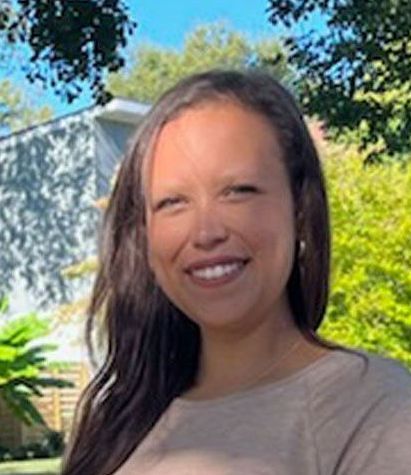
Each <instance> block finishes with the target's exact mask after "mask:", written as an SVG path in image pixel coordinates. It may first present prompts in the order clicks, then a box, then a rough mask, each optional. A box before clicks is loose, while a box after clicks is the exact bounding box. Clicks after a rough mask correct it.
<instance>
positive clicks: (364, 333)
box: [321, 145, 411, 369]
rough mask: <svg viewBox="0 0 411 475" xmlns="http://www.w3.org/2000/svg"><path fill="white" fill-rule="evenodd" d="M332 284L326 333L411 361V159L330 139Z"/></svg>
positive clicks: (327, 166)
mask: <svg viewBox="0 0 411 475" xmlns="http://www.w3.org/2000/svg"><path fill="white" fill-rule="evenodd" d="M324 166H325V171H326V176H327V181H328V189H329V197H330V209H331V218H332V219H331V222H332V237H333V239H332V241H333V259H332V263H333V264H332V292H331V299H330V305H329V308H328V313H327V316H326V319H325V322H324V325H323V326H322V327H321V333H322V334H324V335H325V336H327V337H329V338H330V339H332V340H336V341H339V342H341V343H344V344H347V345H349V346H356V347H361V348H364V349H367V350H369V351H371V352H375V353H379V354H383V355H387V356H391V357H393V358H396V359H398V360H400V361H402V362H403V363H404V364H406V365H407V366H408V367H409V368H410V369H411V272H410V269H411V216H410V213H409V210H410V209H411V194H410V190H411V163H410V161H407V162H405V163H400V162H394V163H391V164H389V165H387V164H376V165H375V166H372V167H364V166H363V164H362V157H361V156H359V154H358V152H357V151H356V150H355V149H354V148H353V147H351V148H344V147H342V146H335V145H328V147H327V149H326V154H325V159H324Z"/></svg>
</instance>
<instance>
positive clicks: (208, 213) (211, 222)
mask: <svg viewBox="0 0 411 475" xmlns="http://www.w3.org/2000/svg"><path fill="white" fill-rule="evenodd" d="M228 235H229V232H228V229H227V226H226V225H225V223H224V222H223V220H222V219H221V217H220V216H219V215H218V213H217V212H216V210H215V209H212V208H210V207H207V208H203V209H201V210H197V211H196V213H195V218H194V223H193V226H192V243H193V246H194V247H195V248H197V249H203V250H210V249H214V248H215V247H216V246H218V245H219V244H221V243H223V242H225V241H226V240H227V239H228Z"/></svg>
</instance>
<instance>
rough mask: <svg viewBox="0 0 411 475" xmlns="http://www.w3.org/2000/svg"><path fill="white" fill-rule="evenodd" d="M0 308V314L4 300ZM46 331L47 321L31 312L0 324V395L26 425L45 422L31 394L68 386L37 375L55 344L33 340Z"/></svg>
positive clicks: (54, 379)
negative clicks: (46, 354)
mask: <svg viewBox="0 0 411 475" xmlns="http://www.w3.org/2000/svg"><path fill="white" fill-rule="evenodd" d="M0 309H2V313H3V314H4V313H5V311H6V310H7V304H6V300H5V299H3V300H0ZM0 316H1V314H0ZM48 331H49V325H48V323H47V322H46V321H45V320H44V319H41V318H40V317H38V316H37V315H36V314H34V313H31V314H27V315H23V316H21V317H17V318H14V319H12V320H9V321H7V322H6V323H3V325H2V326H1V327H0V398H2V399H3V400H4V401H5V403H6V404H7V405H8V406H9V408H10V409H11V410H12V411H13V412H14V414H15V415H16V416H17V417H19V418H20V419H21V420H22V421H23V422H24V423H26V424H28V425H31V424H42V425H44V424H45V422H44V420H43V418H42V416H41V414H40V413H39V411H38V410H37V408H36V407H35V405H34V404H33V403H32V401H31V398H32V397H33V396H42V395H43V393H42V391H41V390H42V388H48V387H60V388H62V387H71V386H72V384H71V383H69V382H66V381H63V380H61V379H56V378H48V377H43V376H42V375H41V372H42V370H44V369H46V366H47V359H46V356H45V353H47V351H49V350H52V349H55V346H54V345H46V344H37V345H35V344H33V343H34V342H35V340H36V339H37V338H39V337H43V336H45V335H47V333H48Z"/></svg>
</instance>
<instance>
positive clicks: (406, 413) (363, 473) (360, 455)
mask: <svg viewBox="0 0 411 475" xmlns="http://www.w3.org/2000/svg"><path fill="white" fill-rule="evenodd" d="M361 432H362V434H361V436H359V437H358V438H356V439H357V440H354V439H353V440H352V444H350V445H351V447H350V448H349V449H348V450H347V452H346V453H345V455H344V457H343V460H342V463H341V466H340V470H338V471H337V473H338V475H411V399H410V400H408V401H406V402H405V403H403V404H400V405H399V406H397V407H396V408H395V410H394V411H392V412H391V414H389V413H388V414H387V417H386V418H385V419H384V421H382V422H380V423H379V424H378V425H374V426H372V425H370V426H369V427H368V430H366V431H361Z"/></svg>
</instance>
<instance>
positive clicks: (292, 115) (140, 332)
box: [62, 71, 336, 475]
mask: <svg viewBox="0 0 411 475" xmlns="http://www.w3.org/2000/svg"><path fill="white" fill-rule="evenodd" d="M221 99H223V100H227V99H228V100H233V101H236V102H237V103H239V104H241V105H242V106H244V107H245V108H248V109H249V110H251V111H254V112H257V113H259V114H262V115H263V116H264V117H265V118H266V119H268V121H269V122H270V123H271V124H272V126H273V130H275V131H276V132H277V134H278V137H279V139H280V142H281V145H282V147H283V149H284V151H285V154H284V156H285V166H286V169H287V173H288V177H289V181H290V185H291V189H292V194H293V198H294V206H295V219H296V229H297V242H296V253H295V256H296V257H295V260H294V264H293V268H292V272H291V276H290V278H289V281H288V284H287V291H288V296H289V300H290V305H291V308H292V311H293V314H294V318H295V323H296V325H297V326H298V327H299V329H300V330H301V332H302V333H303V334H304V335H305V336H306V337H307V338H308V339H310V340H312V341H314V342H316V343H318V344H319V345H323V346H328V347H336V345H333V344H331V343H328V342H325V341H323V340H322V339H321V338H320V337H318V336H317V335H316V330H317V328H318V327H319V325H320V323H321V321H322V319H323V317H324V313H325V310H326V305H327V300H328V286H329V260H330V234H329V217H328V206H327V199H326V192H325V186H324V178H323V174H322V171H321V166H320V161H319V158H318V155H317V152H316V149H315V146H314V144H313V141H312V139H311V137H310V134H309V132H308V130H307V127H306V125H305V123H304V119H303V117H302V114H301V112H300V110H299V108H298V107H297V105H296V103H295V101H294V99H293V97H292V96H291V94H290V93H289V92H288V91H287V90H286V89H284V88H283V87H282V86H281V85H280V84H279V83H278V82H277V81H276V80H275V79H273V78H272V77H271V76H269V75H267V74H265V73H260V72H252V71H249V72H237V71H209V72H206V73H202V74H197V75H193V76H190V77H188V78H186V79H184V80H183V81H181V82H180V83H178V84H177V85H176V86H175V87H173V88H172V89H171V90H169V91H168V92H166V93H165V94H164V95H163V96H162V97H161V98H160V100H159V101H158V102H157V104H156V105H155V106H154V107H153V108H152V109H151V111H150V113H149V114H148V115H147V117H146V118H145V120H144V121H143V123H142V124H141V125H140V126H139V128H138V130H137V132H136V136H135V138H134V141H133V143H132V146H131V147H130V149H129V151H128V153H127V155H126V157H125V159H124V161H123V163H122V165H121V168H120V171H119V174H118V177H117V180H116V184H115V187H114V190H113V193H112V195H111V198H110V202H109V206H108V209H107V211H106V214H105V217H104V223H103V230H102V238H101V243H100V255H99V260H100V268H99V271H98V274H97V278H96V281H95V285H94V289H93V294H92V301H91V305H90V309H89V315H88V321H87V341H88V346H89V350H90V353H91V355H93V354H94V345H93V332H94V330H95V329H96V328H97V329H102V333H101V334H102V335H103V342H104V358H103V363H102V364H101V365H100V369H99V371H98V372H97V374H96V375H95V377H94V378H93V380H92V381H91V382H90V384H89V385H88V387H87V388H86V390H85V392H84V394H83V396H82V398H81V402H80V404H79V405H78V409H77V415H76V420H75V423H74V429H73V432H72V435H71V440H70V443H69V447H68V449H67V451H66V454H65V460H64V463H63V465H64V467H63V472H62V475H109V474H111V473H113V472H114V471H115V470H116V469H117V468H118V467H119V466H120V465H121V464H122V463H123V462H124V461H125V460H126V459H127V457H128V456H129V455H130V454H131V453H132V451H133V450H134V449H135V448H136V447H137V446H138V445H139V444H140V442H141V441H142V440H143V438H144V437H145V436H146V435H147V433H148V432H149V430H150V429H151V428H152V427H153V425H154V424H155V423H156V421H157V420H158V419H159V417H160V416H161V414H162V413H163V412H164V410H165V409H166V408H167V406H168V405H169V404H170V402H171V401H172V400H173V399H174V398H175V397H176V396H178V395H179V394H181V393H182V392H184V391H185V390H187V389H188V388H190V386H192V385H193V383H194V382H195V377H196V373H197V369H198V362H199V354H200V351H201V340H200V332H199V328H198V326H197V325H196V324H195V323H193V322H192V321H191V320H190V319H189V318H187V316H186V315H184V314H183V313H182V312H181V311H180V310H179V309H178V308H176V307H175V306H174V305H173V304H172V303H171V302H170V301H169V299H168V298H167V297H166V295H165V294H164V293H163V292H162V290H161V289H160V288H159V287H158V286H157V284H156V282H155V279H154V276H153V274H152V272H151V270H150V267H149V265H148V261H147V252H146V251H147V242H146V232H145V216H144V212H145V202H144V194H143V186H142V185H143V183H142V164H143V159H144V158H145V157H146V156H147V154H148V153H149V149H150V144H151V143H153V141H154V140H155V139H156V137H157V134H158V133H159V131H160V130H161V128H162V127H163V126H164V124H166V123H167V122H169V121H170V120H172V119H173V118H174V117H176V116H177V115H178V114H180V113H181V112H183V111H184V110H186V109H187V108H190V107H194V106H196V105H199V104H200V103H202V102H205V101H210V100H212V101H216V100H221ZM302 241H303V242H304V247H305V249H304V252H300V251H299V243H300V242H302Z"/></svg>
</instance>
